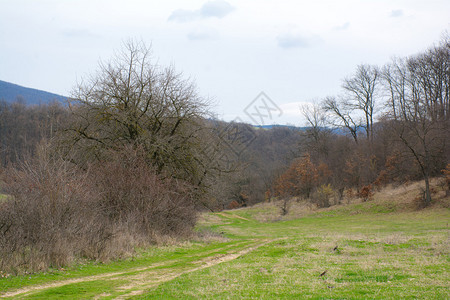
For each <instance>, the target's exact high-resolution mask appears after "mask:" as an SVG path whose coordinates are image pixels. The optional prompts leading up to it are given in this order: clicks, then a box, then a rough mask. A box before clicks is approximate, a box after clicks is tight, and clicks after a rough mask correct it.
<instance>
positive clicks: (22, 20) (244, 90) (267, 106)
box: [0, 0, 450, 126]
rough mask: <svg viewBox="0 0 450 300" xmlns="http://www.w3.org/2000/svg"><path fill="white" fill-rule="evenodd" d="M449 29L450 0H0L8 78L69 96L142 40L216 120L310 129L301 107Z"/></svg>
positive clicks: (1, 59) (1, 54) (2, 67)
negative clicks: (188, 83) (190, 84)
mask: <svg viewBox="0 0 450 300" xmlns="http://www.w3.org/2000/svg"><path fill="white" fill-rule="evenodd" d="M446 30H447V31H450V1H448V0H429V1H425V0H422V1H417V0H404V1H400V0H391V1H388V0H340V1H333V0H318V1H311V0H310V1H294V0H276V1H274V0H240V1H238V0H211V1H208V0H198V1H197V0H195V1H181V0H166V1H154V0H148V1H146V0H126V1H125V0H123V1H119V0H77V1H75V0H0V80H3V81H8V82H12V83H15V84H19V85H23V86H26V87H31V88H37V89H41V90H45V91H48V92H52V93H58V94H61V95H70V93H71V90H72V89H73V87H74V86H75V84H76V83H77V82H78V81H81V80H82V79H83V78H85V77H88V76H89V74H92V73H94V72H96V70H98V63H99V61H100V60H103V61H107V60H108V59H110V58H112V56H113V54H114V51H117V50H119V49H120V48H121V47H122V45H123V43H124V42H125V41H127V40H129V39H136V40H142V41H144V42H145V43H146V44H148V45H151V46H152V55H153V59H154V62H155V63H157V64H159V65H162V66H165V65H173V66H175V69H176V70H177V71H180V72H182V73H183V74H184V76H185V77H186V78H190V79H191V80H193V81H194V82H195V83H196V85H197V88H198V92H199V94H200V95H202V96H203V97H205V98H207V99H209V101H210V102H211V103H212V104H211V110H212V111H213V112H214V114H215V116H216V117H217V118H218V119H221V120H226V121H232V120H239V121H244V122H249V123H253V124H258V125H267V124H282V125H285V124H289V125H295V126H303V125H305V121H304V119H303V117H302V115H301V110H300V106H301V105H305V104H310V103H314V102H318V101H320V99H322V98H324V97H326V96H331V95H337V94H339V93H340V92H341V84H342V80H343V79H344V78H345V77H348V76H351V75H352V73H353V72H354V71H355V70H356V67H357V65H359V64H375V65H383V64H385V63H387V62H389V61H390V60H391V59H392V58H393V57H394V56H400V57H403V56H409V55H414V54H417V53H419V52H421V51H424V50H426V49H427V48H429V47H430V46H432V45H433V44H436V43H437V42H438V41H439V39H440V38H441V36H442V34H443V33H444V31H446ZM263 112H264V113H263Z"/></svg>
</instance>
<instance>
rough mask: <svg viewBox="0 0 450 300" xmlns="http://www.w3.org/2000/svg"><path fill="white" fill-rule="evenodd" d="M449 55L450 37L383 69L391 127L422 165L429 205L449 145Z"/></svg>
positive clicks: (426, 198)
mask: <svg viewBox="0 0 450 300" xmlns="http://www.w3.org/2000/svg"><path fill="white" fill-rule="evenodd" d="M449 54H450V46H449V40H448V39H447V40H444V41H443V42H442V43H441V45H440V46H438V47H435V48H432V49H430V50H429V51H428V52H426V53H424V54H421V55H418V56H415V57H411V58H408V59H396V60H394V61H393V62H392V63H391V64H390V65H388V66H386V67H385V68H384V71H383V78H384V80H385V83H386V86H387V88H388V91H389V94H390V98H389V100H388V105H389V107H390V113H389V117H390V120H391V123H390V124H391V128H392V130H393V132H394V134H395V136H396V137H397V139H398V140H399V141H400V142H401V143H402V144H403V145H404V146H405V147H406V149H407V151H408V152H409V153H410V154H411V155H412V157H413V158H414V161H415V162H416V163H417V164H418V166H419V168H420V172H421V174H422V176H423V179H424V182H425V191H424V204H425V205H429V204H430V203H431V192H430V177H431V176H432V175H435V174H438V173H439V170H440V169H442V166H445V149H446V148H448V144H449V134H450V133H449V126H448V124H449V110H448V99H449V88H450V83H449V82H450V81H449V74H450V65H449V58H450V55H449Z"/></svg>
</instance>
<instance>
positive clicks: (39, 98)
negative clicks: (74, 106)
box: [0, 80, 67, 105]
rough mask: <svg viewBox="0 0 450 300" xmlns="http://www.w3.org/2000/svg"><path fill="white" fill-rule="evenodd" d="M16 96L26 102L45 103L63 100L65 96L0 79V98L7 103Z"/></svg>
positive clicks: (12, 100) (15, 98)
mask: <svg viewBox="0 0 450 300" xmlns="http://www.w3.org/2000/svg"><path fill="white" fill-rule="evenodd" d="M18 98H23V99H24V100H25V102H26V103H27V104H32V105H36V104H45V103H50V102H52V101H60V102H64V101H65V100H66V99H67V97H64V96H61V95H57V94H53V93H49V92H45V91H41V90H37V89H32V88H27V87H23V86H20V85H17V84H13V83H9V82H6V81H1V80H0V100H5V101H6V102H8V103H11V102H14V101H16V100H17V99H18Z"/></svg>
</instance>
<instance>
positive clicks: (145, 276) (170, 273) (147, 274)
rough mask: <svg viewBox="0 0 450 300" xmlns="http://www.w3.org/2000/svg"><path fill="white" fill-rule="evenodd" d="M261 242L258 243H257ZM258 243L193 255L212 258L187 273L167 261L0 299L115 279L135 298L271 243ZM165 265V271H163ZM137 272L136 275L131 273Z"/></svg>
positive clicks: (28, 289) (27, 289) (31, 288)
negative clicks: (123, 281) (125, 283)
mask: <svg viewBox="0 0 450 300" xmlns="http://www.w3.org/2000/svg"><path fill="white" fill-rule="evenodd" d="M259 241H260V240H259ZM259 241H256V242H253V243H252V242H251V243H248V241H242V242H239V243H234V244H231V245H226V246H224V247H221V248H217V249H214V250H208V251H205V252H200V253H197V254H195V255H194V256H193V257H194V258H195V256H204V255H211V256H208V257H206V258H203V259H199V260H192V261H187V262H185V264H186V265H188V266H189V265H194V267H193V268H190V269H187V270H179V269H178V270H170V268H176V266H175V267H173V266H171V265H173V264H175V265H176V264H177V263H178V262H182V259H178V260H177V259H175V260H168V261H164V262H161V263H154V264H151V265H148V266H145V267H140V268H130V269H127V270H126V271H121V272H111V273H104V274H98V275H93V276H87V277H81V278H74V279H67V280H62V281H57V282H52V283H48V284H42V285H34V286H29V287H25V288H21V289H18V290H15V291H11V292H6V293H4V294H2V295H0V298H9V297H17V296H20V297H27V296H32V295H33V294H35V293H39V292H42V291H44V290H47V289H51V288H58V287H62V286H65V285H69V284H75V283H82V282H89V281H95V280H116V279H122V280H128V281H131V282H132V284H129V285H127V286H122V287H118V288H117V290H118V291H124V292H125V293H126V294H125V295H127V294H128V296H132V295H138V294H140V293H143V292H144V290H145V289H149V288H152V287H156V286H157V285H159V284H161V283H164V282H167V281H170V280H173V279H175V278H177V277H179V276H181V275H183V274H187V273H191V272H195V271H198V270H201V269H204V268H209V267H212V266H214V265H217V264H220V263H222V262H226V261H230V260H234V259H236V258H238V257H240V256H242V255H244V254H247V253H249V252H250V251H253V250H255V249H257V248H259V247H261V246H263V245H265V244H267V243H270V242H272V241H274V240H269V241H267V240H266V241H264V242H263V243H260V244H258V242H259ZM235 247H238V248H239V249H241V248H242V247H246V248H245V249H243V250H240V251H236V249H232V250H231V251H235V252H232V253H226V254H218V255H217V253H218V252H223V251H229V250H230V248H235ZM165 266H167V267H168V268H167V269H166V268H163V267H165ZM127 273H133V275H127ZM134 273H139V274H134ZM99 296H100V297H102V296H109V295H102V294H100V295H99ZM121 297H122V296H119V298H118V299H121Z"/></svg>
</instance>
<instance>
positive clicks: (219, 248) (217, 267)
mask: <svg viewBox="0 0 450 300" xmlns="http://www.w3.org/2000/svg"><path fill="white" fill-rule="evenodd" d="M414 189H415V187H414V186H412V187H411V188H410V189H407V188H402V189H401V190H398V189H391V190H386V191H384V192H383V193H379V194H377V195H375V199H374V200H372V201H370V202H366V203H359V202H358V201H357V203H351V204H348V205H342V206H335V207H333V208H330V209H322V210H308V209H306V208H305V207H302V206H301V205H300V204H297V203H295V202H294V203H292V204H291V206H290V213H289V214H288V215H287V216H285V217H283V218H281V217H280V208H279V207H278V206H277V204H276V203H275V204H273V203H270V204H261V205H257V206H255V207H251V208H243V209H237V210H233V211H224V212H220V213H205V214H203V215H202V216H201V218H200V220H199V223H198V231H199V236H201V238H200V239H198V240H197V241H186V242H181V243H180V242H178V243H174V244H173V245H171V246H165V247H155V248H151V249H143V250H140V251H139V253H138V255H136V256H134V257H133V258H129V259H125V260H120V261H116V262H110V263H107V264H93V263H84V264H83V263H79V264H78V265H76V266H75V267H74V268H72V269H69V270H52V271H51V272H47V273H42V274H33V275H29V276H20V277H12V276H8V275H7V274H1V275H2V277H4V278H2V279H0V291H1V292H0V298H6V299H8V298H19V299H29V298H40V299H57V298H58V299H60V298H68V299H70V298H73V299H175V298H176V299H197V298H201V299H229V298H231V299H242V298H244V299H261V298H265V299H275V298H276V299H301V298H312V299H399V298H402V299H415V298H418V299H448V298H450V285H449V282H450V256H449V254H450V253H449V249H450V242H449V232H450V230H449V225H448V222H449V220H450V211H449V209H448V208H446V207H445V206H446V205H435V206H434V207H432V208H427V209H421V210H418V209H416V208H414V206H413V205H412V204H411V201H410V198H411V197H413V195H415V191H414ZM408 199H409V200H408ZM444 200H445V199H444ZM445 201H447V202H448V198H447V200H445Z"/></svg>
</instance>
